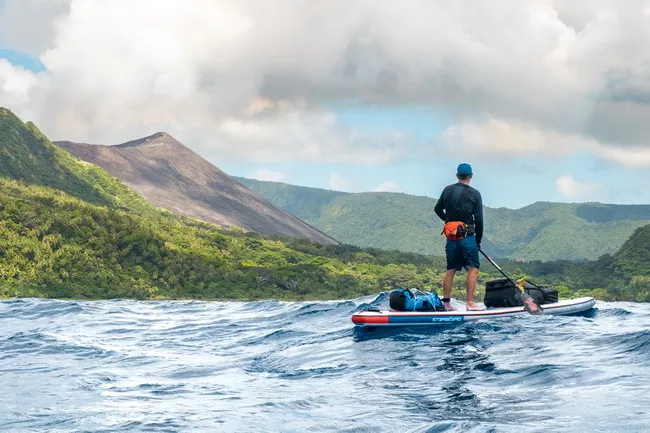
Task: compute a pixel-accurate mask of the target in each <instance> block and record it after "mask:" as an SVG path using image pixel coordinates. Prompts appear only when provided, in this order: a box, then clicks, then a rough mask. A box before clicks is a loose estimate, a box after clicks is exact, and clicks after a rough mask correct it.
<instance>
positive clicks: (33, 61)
mask: <svg viewBox="0 0 650 433" xmlns="http://www.w3.org/2000/svg"><path fill="white" fill-rule="evenodd" d="M0 1H2V0H0ZM0 59H7V60H9V62H10V63H11V64H12V65H14V66H21V67H23V68H25V69H28V70H30V71H33V72H40V71H43V70H45V65H43V63H41V61H40V60H39V59H37V58H34V57H32V56H30V55H29V54H27V53H24V52H22V51H16V50H11V49H6V48H5V49H0Z"/></svg>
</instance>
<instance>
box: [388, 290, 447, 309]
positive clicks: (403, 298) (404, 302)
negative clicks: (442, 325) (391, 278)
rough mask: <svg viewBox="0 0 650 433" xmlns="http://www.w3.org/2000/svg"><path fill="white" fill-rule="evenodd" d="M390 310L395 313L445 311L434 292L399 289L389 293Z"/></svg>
mask: <svg viewBox="0 0 650 433" xmlns="http://www.w3.org/2000/svg"><path fill="white" fill-rule="evenodd" d="M389 304H390V308H391V309H393V310H396V311H445V307H443V306H442V300H441V299H440V298H439V297H438V295H437V294H436V292H421V291H420V290H418V289H399V290H393V291H392V292H390V297H389Z"/></svg>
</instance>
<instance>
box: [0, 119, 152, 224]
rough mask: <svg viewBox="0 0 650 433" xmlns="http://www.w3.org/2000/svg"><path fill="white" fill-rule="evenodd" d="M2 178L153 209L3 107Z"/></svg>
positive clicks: (93, 199)
mask: <svg viewBox="0 0 650 433" xmlns="http://www.w3.org/2000/svg"><path fill="white" fill-rule="evenodd" d="M0 177H4V178H9V179H15V180H20V181H23V182H24V183H27V184H31V185H41V186H47V187H51V188H55V189H59V190H61V191H63V192H65V193H67V194H69V195H71V196H73V197H77V198H79V199H81V200H84V201H87V202H88V203H93V204H98V205H110V206H116V207H120V208H125V209H130V210H134V211H139V212H153V211H154V208H153V207H152V206H151V205H150V204H149V203H148V202H146V201H145V200H143V199H142V198H141V197H140V196H139V195H137V194H136V193H135V192H134V191H133V190H131V189H130V188H128V187H127V186H126V185H124V184H123V183H122V182H120V181H119V180H118V179H116V178H115V177H113V176H111V175H110V174H108V173H107V172H106V171H104V170H102V169H100V168H98V167H97V166H95V165H92V164H87V163H85V162H83V161H81V160H80V159H78V158H75V157H74V156H72V155H70V154H69V153H68V152H66V151H64V150H62V149H61V148H59V147H58V146H55V145H53V144H52V143H51V142H50V141H49V140H48V139H47V137H45V136H44V135H43V134H42V133H41V131H39V130H38V128H37V127H36V125H34V124H33V123H32V122H27V123H23V122H22V121H21V120H20V119H19V118H18V117H16V116H15V115H14V114H13V113H12V112H11V111H9V110H8V109H6V108H2V107H0Z"/></svg>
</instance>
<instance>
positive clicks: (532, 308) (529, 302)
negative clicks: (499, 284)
mask: <svg viewBox="0 0 650 433" xmlns="http://www.w3.org/2000/svg"><path fill="white" fill-rule="evenodd" d="M478 250H479V251H480V252H481V254H483V255H484V256H485V258H486V259H488V261H489V262H490V263H492V264H493V265H494V267H495V268H497V269H498V270H499V272H501V274H502V275H503V276H504V277H506V279H507V280H508V281H510V282H511V283H512V284H514V285H515V287H519V289H520V290H521V299H522V301H524V308H525V309H526V311H528V312H529V313H530V314H542V313H543V312H544V311H543V310H542V307H540V306H539V305H538V304H537V302H535V300H534V299H533V298H531V297H530V295H529V294H528V293H526V291H525V290H524V288H523V287H521V286H520V285H518V284H517V283H515V282H514V281H513V280H512V278H510V277H509V276H507V275H506V273H505V272H503V270H502V269H501V268H500V267H499V265H497V264H496V263H495V262H494V260H492V258H490V257H489V256H488V255H487V254H485V253H484V252H483V250H482V249H481V248H479V249H478Z"/></svg>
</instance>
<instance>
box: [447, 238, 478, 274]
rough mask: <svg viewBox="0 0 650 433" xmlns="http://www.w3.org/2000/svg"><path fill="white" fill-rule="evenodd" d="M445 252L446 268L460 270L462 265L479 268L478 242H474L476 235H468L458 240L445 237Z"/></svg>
mask: <svg viewBox="0 0 650 433" xmlns="http://www.w3.org/2000/svg"><path fill="white" fill-rule="evenodd" d="M445 253H447V270H449V269H456V270H457V271H460V270H461V269H462V268H463V266H465V269H467V266H472V267H474V268H476V269H479V267H480V265H479V262H478V244H477V243H476V236H475V235H473V234H472V235H469V236H467V237H466V238H465V239H461V240H459V241H452V240H449V239H447V245H446V246H445Z"/></svg>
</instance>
